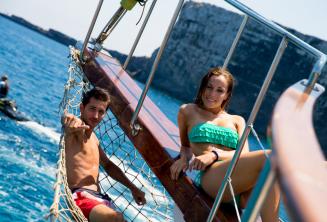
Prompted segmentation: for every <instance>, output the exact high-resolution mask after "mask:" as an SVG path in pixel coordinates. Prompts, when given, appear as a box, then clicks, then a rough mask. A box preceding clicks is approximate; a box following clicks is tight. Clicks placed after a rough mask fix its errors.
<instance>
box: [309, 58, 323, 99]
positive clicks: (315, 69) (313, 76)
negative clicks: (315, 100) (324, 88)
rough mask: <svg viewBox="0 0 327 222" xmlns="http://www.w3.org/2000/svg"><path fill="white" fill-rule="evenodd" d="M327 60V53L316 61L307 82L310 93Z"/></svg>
mask: <svg viewBox="0 0 327 222" xmlns="http://www.w3.org/2000/svg"><path fill="white" fill-rule="evenodd" d="M326 62H327V57H326V55H323V56H321V57H320V59H319V60H318V61H317V62H316V63H315V65H314V66H313V68H312V71H311V73H310V76H309V79H308V82H307V85H306V86H307V89H309V91H308V93H310V91H311V90H312V89H313V88H314V85H315V84H316V83H317V81H318V78H319V76H320V74H321V71H322V69H323V68H324V66H325V64H326Z"/></svg>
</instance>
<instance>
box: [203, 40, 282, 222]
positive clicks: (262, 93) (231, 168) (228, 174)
mask: <svg viewBox="0 0 327 222" xmlns="http://www.w3.org/2000/svg"><path fill="white" fill-rule="evenodd" d="M286 47H287V38H286V37H283V39H282V41H281V43H280V45H279V48H278V50H277V52H276V55H275V58H274V60H273V62H272V64H271V66H270V68H269V71H268V73H267V76H266V78H265V80H264V82H263V85H262V87H261V89H260V92H259V95H258V96H257V99H256V101H255V104H254V106H253V108H252V111H251V114H250V117H249V119H248V121H247V126H246V128H245V130H244V132H243V134H242V137H241V140H240V141H239V143H238V145H237V149H236V151H235V154H234V156H233V159H232V161H231V163H230V164H229V166H228V169H227V172H226V174H225V177H224V180H223V181H222V183H221V185H220V187H219V190H218V194H217V196H216V199H215V202H214V204H213V207H212V209H211V211H210V214H209V217H208V219H207V222H211V221H212V220H213V218H214V216H215V215H216V212H217V210H218V207H219V205H220V203H221V200H222V197H223V195H224V192H225V189H226V186H227V182H228V179H229V178H230V177H231V175H232V173H233V171H234V168H235V166H236V164H237V161H238V159H239V157H240V155H241V152H242V149H243V146H244V144H245V141H246V139H247V137H248V136H249V133H250V130H251V126H252V124H253V122H254V120H255V118H256V116H257V113H258V111H259V108H260V106H261V104H262V101H263V99H264V97H265V95H266V93H267V90H268V87H269V85H270V82H271V79H272V77H273V76H274V74H275V71H276V68H277V66H278V64H279V61H280V59H281V57H282V55H283V53H284V51H285V49H286Z"/></svg>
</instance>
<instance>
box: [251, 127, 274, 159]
mask: <svg viewBox="0 0 327 222" xmlns="http://www.w3.org/2000/svg"><path fill="white" fill-rule="evenodd" d="M250 128H251V132H252V134H253V135H254V137H255V138H256V140H257V142H258V143H259V146H260V148H261V149H262V150H263V152H264V154H265V156H266V158H267V159H268V160H270V159H269V155H268V153H267V151H266V148H265V147H264V146H263V144H262V142H261V140H260V138H259V136H258V134H257V132H256V131H255V129H254V127H253V124H251V125H250Z"/></svg>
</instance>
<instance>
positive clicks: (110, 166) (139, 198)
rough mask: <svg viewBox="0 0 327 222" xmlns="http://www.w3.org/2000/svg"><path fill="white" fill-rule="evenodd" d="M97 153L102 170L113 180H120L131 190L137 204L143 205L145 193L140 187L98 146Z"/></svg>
mask: <svg viewBox="0 0 327 222" xmlns="http://www.w3.org/2000/svg"><path fill="white" fill-rule="evenodd" d="M99 153H100V164H101V166H102V167H103V168H104V170H105V171H106V172H107V174H108V175H109V176H110V177H111V178H113V179H114V180H116V181H118V182H120V183H121V184H123V185H124V186H125V187H127V188H129V189H130V190H131V192H132V195H133V197H134V199H135V201H136V203H137V204H139V205H143V204H145V203H146V200H145V197H144V196H145V194H144V192H142V191H141V190H140V189H138V188H137V187H136V186H135V185H134V184H133V183H132V182H131V181H130V180H129V179H128V178H127V177H126V175H125V174H124V172H123V171H122V170H121V169H120V168H119V167H118V166H116V165H115V164H114V163H113V162H112V161H111V160H109V158H108V157H107V155H106V154H105V153H104V151H103V150H102V149H101V147H100V146H99Z"/></svg>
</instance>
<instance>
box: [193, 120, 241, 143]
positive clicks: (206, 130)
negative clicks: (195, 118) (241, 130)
mask: <svg viewBox="0 0 327 222" xmlns="http://www.w3.org/2000/svg"><path fill="white" fill-rule="evenodd" d="M188 139H189V141H190V142H191V143H212V144H220V145H223V146H226V147H229V148H232V149H236V146H237V143H238V134H237V132H235V131H234V130H232V129H230V128H227V127H223V126H217V125H215V124H212V123H199V124H196V125H195V126H194V127H193V128H192V130H191V132H190V133H189V134H188Z"/></svg>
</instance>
